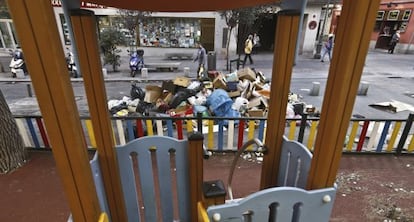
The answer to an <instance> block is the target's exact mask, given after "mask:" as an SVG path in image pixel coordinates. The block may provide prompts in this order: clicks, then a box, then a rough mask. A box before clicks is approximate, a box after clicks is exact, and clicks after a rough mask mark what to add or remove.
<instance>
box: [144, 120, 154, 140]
mask: <svg viewBox="0 0 414 222" xmlns="http://www.w3.org/2000/svg"><path fill="white" fill-rule="evenodd" d="M145 123H146V124H147V133H148V136H153V135H154V129H153V128H152V121H151V120H150V119H147V120H145Z"/></svg>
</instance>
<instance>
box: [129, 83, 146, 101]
mask: <svg viewBox="0 0 414 222" xmlns="http://www.w3.org/2000/svg"><path fill="white" fill-rule="evenodd" d="M131 98H132V100H134V99H139V100H144V98H145V91H144V90H142V89H141V88H140V87H139V86H137V85H136V83H132V84H131Z"/></svg>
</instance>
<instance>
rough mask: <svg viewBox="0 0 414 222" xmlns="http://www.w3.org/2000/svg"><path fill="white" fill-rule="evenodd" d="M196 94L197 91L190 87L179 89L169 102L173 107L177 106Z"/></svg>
mask: <svg viewBox="0 0 414 222" xmlns="http://www.w3.org/2000/svg"><path fill="white" fill-rule="evenodd" d="M195 94H196V91H194V90H189V89H185V90H180V91H178V92H177V93H176V94H175V95H174V96H173V98H172V99H171V101H170V104H169V106H170V108H172V109H174V108H176V107H177V106H178V105H180V104H181V103H182V102H183V101H186V100H187V99H188V98H189V97H191V96H194V95H195Z"/></svg>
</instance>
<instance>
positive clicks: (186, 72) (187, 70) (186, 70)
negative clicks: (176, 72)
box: [184, 67, 190, 77]
mask: <svg viewBox="0 0 414 222" xmlns="http://www.w3.org/2000/svg"><path fill="white" fill-rule="evenodd" d="M184 76H185V77H190V67H184Z"/></svg>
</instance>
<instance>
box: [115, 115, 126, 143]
mask: <svg viewBox="0 0 414 222" xmlns="http://www.w3.org/2000/svg"><path fill="white" fill-rule="evenodd" d="M116 128H117V131H118V136H119V144H120V145H124V144H125V143H126V141H125V133H124V127H123V126H122V120H119V119H118V120H116Z"/></svg>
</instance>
